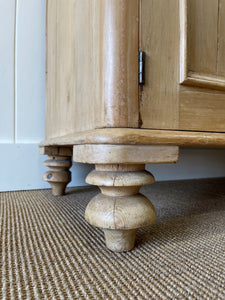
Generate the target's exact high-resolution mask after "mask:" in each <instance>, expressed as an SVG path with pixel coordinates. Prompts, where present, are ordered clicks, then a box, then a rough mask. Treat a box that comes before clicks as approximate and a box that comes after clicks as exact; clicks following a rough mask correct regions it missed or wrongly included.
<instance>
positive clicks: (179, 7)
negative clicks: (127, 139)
mask: <svg viewBox="0 0 225 300" xmlns="http://www.w3.org/2000/svg"><path fill="white" fill-rule="evenodd" d="M140 11H141V48H142V49H143V50H144V51H146V53H147V62H146V63H147V66H146V69H147V71H146V85H145V86H144V88H143V92H142V93H141V102H140V113H141V117H142V121H143V125H142V128H149V129H179V130H187V131H188V130H193V131H215V132H218V131H219V132H224V131H225V117H224V115H225V94H224V90H225V78H223V77H221V75H222V73H221V72H220V71H219V70H220V69H221V70H223V64H224V61H225V51H221V50H220V47H221V49H223V43H224V36H225V27H224V26H222V24H223V22H224V19H225V15H224V8H223V2H220V1H219V2H218V1H217V0H216V1H212V0H204V1H203V0H200V1H195V0H190V1H189V0H181V1H177V0H173V1H165V0H158V1H154V0H152V1H147V0H142V1H141V9H140ZM185 19H186V20H185ZM158 20H160V22H159V21H158ZM177 28H180V32H179V30H178V29H177ZM179 56H180V58H181V61H179V59H177V58H178V57H179ZM223 57H224V58H223ZM179 71H180V75H181V76H178V73H179ZM219 72H220V73H219ZM179 77H180V78H181V81H183V80H184V79H185V82H184V83H185V85H181V84H180V79H179ZM185 77H186V78H185ZM202 87H204V88H202ZM175 124H176V126H175ZM180 144H181V143H178V145H180ZM193 144H195V142H193Z"/></svg>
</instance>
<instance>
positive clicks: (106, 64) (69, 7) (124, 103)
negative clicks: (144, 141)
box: [46, 0, 139, 138]
mask: <svg viewBox="0 0 225 300" xmlns="http://www.w3.org/2000/svg"><path fill="white" fill-rule="evenodd" d="M47 6H48V9H47V84H46V85H47V101H46V102H47V104H46V138H52V137H60V136H63V135H67V134H72V133H74V132H77V131H84V130H90V129H95V128H102V127H137V126H138V115H139V112H138V0H82V1H81V0H67V1H66V3H65V1H61V0H48V1H47Z"/></svg>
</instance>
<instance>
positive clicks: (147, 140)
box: [40, 122, 225, 154]
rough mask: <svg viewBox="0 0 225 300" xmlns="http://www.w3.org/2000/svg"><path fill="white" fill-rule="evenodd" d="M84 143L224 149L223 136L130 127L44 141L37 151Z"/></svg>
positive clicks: (98, 130) (93, 131) (88, 132)
mask: <svg viewBox="0 0 225 300" xmlns="http://www.w3.org/2000/svg"><path fill="white" fill-rule="evenodd" d="M209 123H210V122H209ZM85 144H110V145H112V144H114V145H171V146H182V147H207V148H224V147H225V133H215V132H193V131H174V130H149V129H141V130H140V129H131V128H107V129H96V130H89V131H86V132H78V133H75V134H72V135H67V136H64V137H60V138H55V139H49V140H45V141H43V142H42V143H41V144H40V149H41V150H40V151H41V153H43V151H45V152H47V151H51V150H48V148H50V149H51V148H52V147H53V148H55V146H59V145H60V146H68V145H85ZM42 148H44V149H42ZM46 154H48V153H46Z"/></svg>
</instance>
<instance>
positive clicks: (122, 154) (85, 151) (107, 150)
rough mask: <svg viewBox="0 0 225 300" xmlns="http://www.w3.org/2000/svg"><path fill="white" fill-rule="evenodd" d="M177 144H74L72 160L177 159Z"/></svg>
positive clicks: (159, 161) (173, 160)
mask: <svg viewBox="0 0 225 300" xmlns="http://www.w3.org/2000/svg"><path fill="white" fill-rule="evenodd" d="M178 154H179V149H178V147H177V146H150V145H135V146H134V145H91V144H90V145H74V147H73V160H74V161H76V162H81V163H92V164H104V163H105V164H116V163H118V164H129V163H132V164H133V163H135V164H141V163H144V164H147V163H174V162H177V161H178Z"/></svg>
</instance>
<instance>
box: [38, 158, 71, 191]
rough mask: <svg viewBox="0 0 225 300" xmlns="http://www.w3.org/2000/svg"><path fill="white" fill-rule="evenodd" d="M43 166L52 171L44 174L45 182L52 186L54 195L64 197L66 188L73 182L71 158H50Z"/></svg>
mask: <svg viewBox="0 0 225 300" xmlns="http://www.w3.org/2000/svg"><path fill="white" fill-rule="evenodd" d="M43 165H44V166H46V167H49V169H50V170H49V171H48V172H46V173H45V174H44V176H43V180H45V181H47V182H48V183H49V184H50V185H51V187H52V195H53V196H62V195H64V194H65V189H66V186H67V184H68V183H69V182H70V181H71V172H70V171H69V169H70V167H71V166H72V162H71V156H48V159H47V160H46V161H44V163H43Z"/></svg>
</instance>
